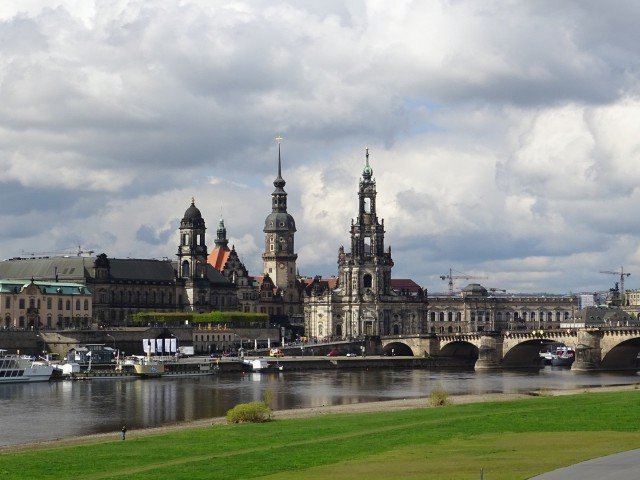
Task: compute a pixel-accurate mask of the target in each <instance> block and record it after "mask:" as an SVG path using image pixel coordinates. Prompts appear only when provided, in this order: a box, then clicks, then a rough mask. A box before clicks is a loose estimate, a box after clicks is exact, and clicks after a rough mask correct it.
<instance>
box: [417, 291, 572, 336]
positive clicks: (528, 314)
mask: <svg viewBox="0 0 640 480" xmlns="http://www.w3.org/2000/svg"><path fill="white" fill-rule="evenodd" d="M578 310H579V308H578V297H577V296H576V295H550V294H545V295H542V294H538V295H530V294H506V293H499V294H496V293H495V292H492V293H489V292H488V291H487V289H486V288H484V287H483V286H482V285H480V284H477V283H472V284H469V285H467V286H466V287H464V288H463V289H462V292H460V294H458V295H444V294H443V295H437V294H436V295H431V296H429V320H428V331H429V332H430V333H458V332H460V333H467V332H485V331H527V330H558V329H560V328H561V324H562V323H563V322H566V321H568V319H570V318H571V317H572V316H573V315H574V314H575V312H577V311H578Z"/></svg>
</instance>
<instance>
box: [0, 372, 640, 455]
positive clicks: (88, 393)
mask: <svg viewBox="0 0 640 480" xmlns="http://www.w3.org/2000/svg"><path fill="white" fill-rule="evenodd" d="M638 381H640V376H638V375H637V374H636V373H635V372H633V373H601V372H598V373H588V374H579V373H574V372H571V371H570V370H568V369H560V368H555V367H545V368H543V369H541V370H539V371H526V372H521V371H495V372H474V371H473V370H456V371H452V370H421V369H411V370H387V369H385V370H354V371H326V370H323V371H305V372H282V373H268V374H255V373H251V374H239V373H237V374H228V373H227V374H220V375H214V376H207V377H184V378H162V379H148V380H140V379H94V380H91V381H78V382H68V381H63V382H50V383H46V382H43V383H32V384H5V385H0V425H1V427H0V445H12V444H21V443H29V442H36V441H43V440H54V439H57V438H64V437H73V436H80V435H87V434H92V433H100V432H118V431H119V430H120V428H122V425H127V428H129V429H139V428H145V427H155V426H161V425H166V424H173V423H177V422H184V421H191V420H197V419H201V418H209V417H216V416H223V415H225V413H226V411H227V410H228V409H229V408H231V407H233V406H234V405H236V404H238V403H244V402H250V401H254V400H261V399H262V396H263V393H264V391H265V390H267V389H269V390H271V392H272V393H273V400H272V407H273V409H274V410H282V409H291V408H304V407H314V406H322V405H339V404H350V403H358V402H371V401H378V400H392V399H400V398H412V397H421V396H426V395H429V393H430V391H431V390H432V389H433V388H434V387H436V386H441V387H443V388H444V389H445V390H446V391H447V392H449V393H450V394H452V395H457V394H481V393H519V392H526V391H530V390H536V389H554V390H555V389H572V388H581V387H588V386H604V385H625V384H633V383H636V382H638Z"/></svg>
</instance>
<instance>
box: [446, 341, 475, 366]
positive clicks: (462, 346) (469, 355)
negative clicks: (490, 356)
mask: <svg viewBox="0 0 640 480" xmlns="http://www.w3.org/2000/svg"><path fill="white" fill-rule="evenodd" d="M439 355H440V356H442V357H452V358H458V359H464V360H466V361H468V362H469V363H471V364H473V363H475V361H476V360H477V359H478V355H479V349H478V347H477V346H476V345H474V344H473V343H471V342H468V341H465V340H454V341H451V342H448V343H446V344H444V345H441V347H440V354H439Z"/></svg>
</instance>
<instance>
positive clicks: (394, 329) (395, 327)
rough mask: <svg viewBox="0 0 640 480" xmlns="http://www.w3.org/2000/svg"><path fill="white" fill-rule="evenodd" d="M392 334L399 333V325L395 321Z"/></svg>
mask: <svg viewBox="0 0 640 480" xmlns="http://www.w3.org/2000/svg"><path fill="white" fill-rule="evenodd" d="M393 335H400V326H399V325H398V324H397V323H396V324H394V325H393Z"/></svg>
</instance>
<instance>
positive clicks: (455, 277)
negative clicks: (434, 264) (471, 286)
mask: <svg viewBox="0 0 640 480" xmlns="http://www.w3.org/2000/svg"><path fill="white" fill-rule="evenodd" d="M456 273H459V275H454V274H453V270H452V269H451V268H450V269H449V275H440V278H441V279H442V280H447V279H449V295H453V281H454V280H458V279H464V280H480V279H483V278H487V277H474V276H473V275H467V274H466V273H461V272H456Z"/></svg>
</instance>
